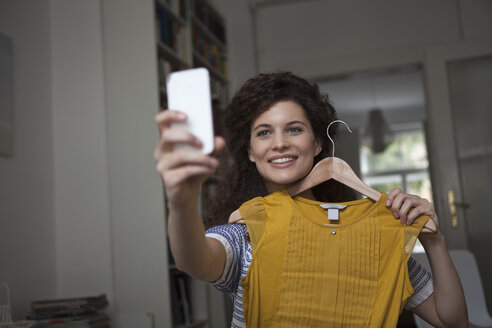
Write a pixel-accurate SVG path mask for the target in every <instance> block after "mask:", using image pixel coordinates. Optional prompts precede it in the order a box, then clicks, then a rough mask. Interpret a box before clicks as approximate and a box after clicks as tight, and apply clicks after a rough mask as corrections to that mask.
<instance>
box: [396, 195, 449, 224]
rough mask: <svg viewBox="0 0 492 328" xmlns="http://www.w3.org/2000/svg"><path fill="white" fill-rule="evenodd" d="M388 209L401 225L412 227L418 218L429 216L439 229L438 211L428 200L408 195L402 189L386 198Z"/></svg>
mask: <svg viewBox="0 0 492 328" xmlns="http://www.w3.org/2000/svg"><path fill="white" fill-rule="evenodd" d="M386 207H388V208H390V209H391V210H392V212H393V216H394V217H395V218H396V219H400V221H401V223H403V224H407V225H411V224H412V223H413V222H414V221H415V219H416V218H418V217H419V216H421V215H427V216H429V217H430V218H431V220H432V221H434V223H435V224H436V227H438V226H439V225H438V224H439V222H438V219H437V214H436V210H435V209H434V205H432V203H430V202H429V201H428V200H427V199H425V198H422V197H420V196H417V195H412V194H407V193H406V192H403V191H402V190H401V189H400V188H395V189H393V190H392V191H391V192H390V193H389V194H388V196H387V197H386Z"/></svg>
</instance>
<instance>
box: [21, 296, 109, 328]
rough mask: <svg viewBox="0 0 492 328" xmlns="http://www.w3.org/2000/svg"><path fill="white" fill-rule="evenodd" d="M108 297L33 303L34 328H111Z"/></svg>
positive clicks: (29, 316) (29, 314)
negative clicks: (106, 312)
mask: <svg viewBox="0 0 492 328" xmlns="http://www.w3.org/2000/svg"><path fill="white" fill-rule="evenodd" d="M107 306H108V300H107V298H106V295H100V296H92V297H79V298H64V299H52V300H43V301H35V302H31V310H30V312H29V313H28V315H27V319H28V320H33V321H35V324H34V326H33V328H43V327H47V328H48V327H49V328H55V327H56V328H68V327H70V328H110V327H111V326H110V321H109V318H108V316H107V315H106V314H105V313H104V311H105V309H106V308H107Z"/></svg>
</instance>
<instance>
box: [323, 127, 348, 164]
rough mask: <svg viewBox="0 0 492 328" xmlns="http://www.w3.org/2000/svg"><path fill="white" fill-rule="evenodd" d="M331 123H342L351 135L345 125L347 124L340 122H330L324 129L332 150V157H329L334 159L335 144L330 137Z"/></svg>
mask: <svg viewBox="0 0 492 328" xmlns="http://www.w3.org/2000/svg"><path fill="white" fill-rule="evenodd" d="M333 123H343V124H345V126H346V127H347V130H349V132H350V133H352V130H350V128H349V126H348V125H347V123H345V122H344V121H342V120H335V121H333V122H331V123H330V124H328V127H327V128H326V135H328V139H330V141H331V146H332V147H331V150H332V155H331V157H335V142H334V141H333V139H332V138H331V137H330V126H331V125H332V124H333Z"/></svg>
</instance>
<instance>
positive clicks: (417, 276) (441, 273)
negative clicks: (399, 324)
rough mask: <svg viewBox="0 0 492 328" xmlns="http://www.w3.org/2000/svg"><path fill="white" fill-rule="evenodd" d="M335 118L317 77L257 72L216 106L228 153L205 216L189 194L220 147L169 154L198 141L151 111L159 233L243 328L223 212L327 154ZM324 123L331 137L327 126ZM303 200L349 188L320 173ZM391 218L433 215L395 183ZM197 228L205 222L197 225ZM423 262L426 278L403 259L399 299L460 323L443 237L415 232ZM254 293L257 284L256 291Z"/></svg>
mask: <svg viewBox="0 0 492 328" xmlns="http://www.w3.org/2000/svg"><path fill="white" fill-rule="evenodd" d="M335 119H336V113H335V110H334V108H333V107H332V106H331V105H330V103H329V101H328V98H327V97H326V96H323V95H321V94H320V91H319V88H318V86H317V85H316V84H311V83H309V82H308V81H306V80H304V79H302V78H300V77H297V76H295V75H293V74H291V73H289V72H278V73H270V74H260V75H258V76H257V77H255V78H252V79H250V80H248V81H247V82H246V83H245V84H244V86H243V87H242V88H241V89H240V90H239V91H238V92H237V93H236V94H235V96H234V98H233V99H232V101H231V103H230V105H229V106H228V108H227V109H226V114H225V139H226V142H227V148H228V150H229V152H230V154H231V157H232V159H233V161H232V164H231V167H230V168H228V169H227V172H226V175H225V177H224V178H223V179H222V181H221V183H220V184H219V186H218V188H217V192H216V195H215V198H214V199H213V201H212V203H211V208H210V209H209V210H208V216H207V218H205V222H206V223H205V224H204V223H203V222H204V220H203V219H202V218H201V217H200V215H199V210H198V199H199V195H200V191H201V187H202V184H203V183H204V181H205V180H206V179H207V177H208V176H210V175H211V174H213V173H214V172H215V171H216V169H217V167H218V165H219V162H218V160H217V159H216V158H215V157H214V155H217V154H218V153H220V152H221V151H222V150H223V148H224V146H225V142H224V139H222V138H221V137H217V138H216V139H215V153H214V154H212V155H210V156H207V155H203V154H201V153H200V152H191V151H190V152H173V147H174V145H176V144H189V145H192V146H195V147H196V148H197V149H199V148H200V147H201V142H200V140H198V139H197V138H196V137H195V136H193V135H191V134H189V133H186V132H183V131H178V130H175V129H172V128H171V124H172V123H174V122H184V121H186V117H185V116H184V115H183V114H181V113H179V112H178V111H173V110H167V111H164V112H161V113H160V114H158V115H157V116H156V121H157V124H158V126H159V128H160V131H161V138H160V141H159V145H158V146H157V148H156V151H155V159H156V161H157V170H158V172H159V173H160V174H161V176H162V178H163V180H164V184H165V189H166V196H167V202H168V207H169V217H168V233H169V240H170V245H171V250H172V253H173V256H174V258H175V261H176V265H177V267H178V268H179V269H180V270H182V271H185V272H187V273H188V274H190V275H191V276H194V277H196V278H198V279H201V280H203V281H206V282H211V283H214V284H215V286H216V287H217V288H218V289H220V290H222V291H224V292H227V293H229V294H230V295H231V296H232V299H233V301H234V314H233V322H232V326H233V327H244V326H245V322H244V313H243V294H242V293H243V286H242V284H241V282H240V280H241V279H242V278H244V277H245V276H246V274H247V272H248V270H249V267H250V264H251V261H252V248H251V242H250V239H249V236H248V230H247V228H246V226H245V225H241V224H227V220H228V218H229V216H230V214H231V213H232V212H234V211H235V210H236V209H238V208H239V207H240V206H241V204H243V203H244V202H247V201H249V200H250V199H252V198H255V197H258V196H266V195H269V194H272V193H274V192H277V191H279V190H282V189H285V188H288V187H289V186H292V185H294V184H295V183H296V182H298V181H299V180H301V179H302V178H304V177H305V176H306V175H307V174H308V173H309V172H310V171H311V169H312V167H313V165H314V164H316V163H317V162H318V161H319V160H321V159H323V158H325V157H328V156H330V155H331V143H330V142H329V140H328V138H327V137H326V127H327V126H328V124H329V123H330V122H332V121H333V120H335ZM335 130H336V129H334V128H333V127H332V128H331V130H330V133H331V135H332V136H333V135H334V134H335ZM300 196H302V197H303V198H304V199H309V200H317V201H324V202H328V201H329V202H345V201H351V200H354V199H355V198H356V195H355V194H354V192H353V191H351V190H350V189H349V188H347V187H345V186H343V185H341V184H339V183H337V182H336V181H333V180H329V181H327V182H325V183H322V184H320V185H318V186H316V187H313V188H312V189H309V190H307V191H305V192H303V193H302V194H301V195H300ZM385 205H386V206H387V207H388V208H390V209H391V210H392V212H393V215H394V217H395V218H396V219H399V220H400V221H401V222H402V223H403V224H407V225H411V224H412V223H413V222H414V221H415V219H416V218H417V217H418V216H420V215H422V214H425V215H428V216H429V217H430V218H431V219H432V220H434V222H435V223H436V225H437V223H438V220H437V216H436V213H435V211H434V207H433V206H432V204H430V203H429V202H428V201H427V200H425V199H422V198H420V197H418V196H415V195H409V194H406V193H404V192H402V191H401V190H399V189H395V190H393V191H392V192H390V193H389V194H388V195H387V198H386V204H385ZM205 227H208V228H210V229H209V230H207V231H205ZM419 239H420V241H421V243H422V244H423V246H424V248H425V250H426V253H427V256H428V258H429V261H430V264H431V268H432V278H431V275H430V273H427V272H426V271H425V269H423V268H422V267H421V266H420V265H418V263H416V262H415V260H413V259H412V258H410V260H409V261H408V271H409V276H410V280H411V283H412V287H413V289H414V290H415V294H414V295H413V296H411V297H410V298H409V299H408V301H407V303H406V307H407V308H409V309H411V310H412V311H413V312H414V313H416V314H417V315H419V316H420V317H422V318H423V319H424V320H426V321H428V322H429V323H431V324H433V325H434V326H436V327H466V326H467V324H468V319H467V310H466V304H465V300H464V294H463V291H462V288H461V284H460V281H459V278H458V275H457V273H456V270H455V269H454V266H453V264H452V261H451V259H450V257H449V254H448V251H447V248H446V245H445V241H444V237H443V236H442V234H441V233H440V232H439V231H438V232H437V233H435V234H421V235H420V236H419ZM260 293H261V290H260Z"/></svg>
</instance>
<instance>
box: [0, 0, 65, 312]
mask: <svg viewBox="0 0 492 328" xmlns="http://www.w3.org/2000/svg"><path fill="white" fill-rule="evenodd" d="M0 32H1V33H2V34H5V35H6V36H8V37H10V38H11V39H12V43H13V57H14V58H13V59H14V60H13V61H14V155H13V156H12V157H0V282H5V283H7V284H8V285H9V286H10V292H11V295H10V298H11V305H12V311H13V315H14V317H16V318H23V317H24V315H25V313H26V311H27V309H28V305H29V302H30V301H31V300H33V299H39V298H45V297H53V296H55V295H56V281H57V272H56V266H55V263H56V252H55V210H54V182H53V178H54V172H53V152H54V149H53V143H52V136H53V122H52V118H53V116H52V111H51V106H52V100H51V48H50V39H51V38H50V12H49V6H48V5H47V4H46V2H44V1H37V0H32V1H18V0H2V1H0ZM0 295H1V299H2V304H4V302H5V300H6V298H5V291H4V290H3V288H2V289H1V290H0Z"/></svg>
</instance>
